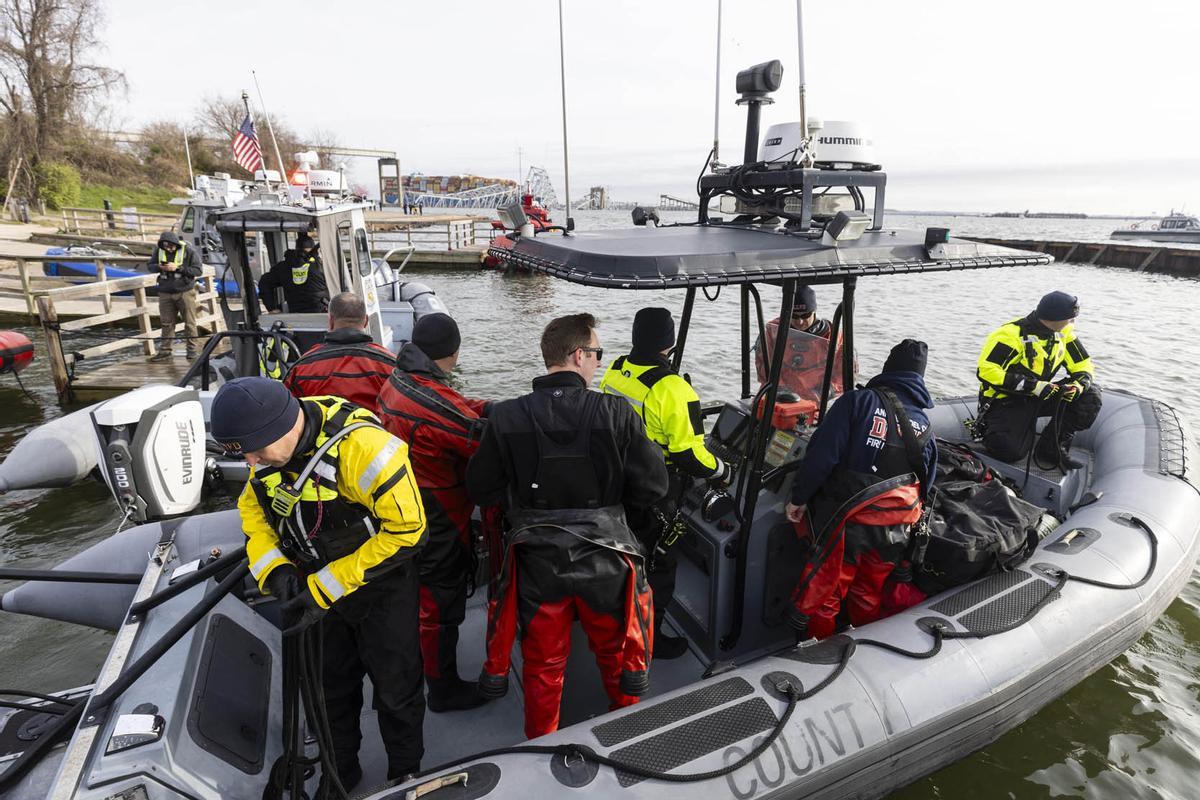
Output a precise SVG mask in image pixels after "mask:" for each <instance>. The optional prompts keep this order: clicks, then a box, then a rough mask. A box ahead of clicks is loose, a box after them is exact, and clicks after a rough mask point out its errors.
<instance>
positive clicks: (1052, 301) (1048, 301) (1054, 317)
mask: <svg viewBox="0 0 1200 800" xmlns="http://www.w3.org/2000/svg"><path fill="white" fill-rule="evenodd" d="M1034 313H1035V314H1036V315H1037V318H1038V319H1044V320H1046V321H1047V322H1062V321H1063V320H1065V319H1074V318H1075V317H1077V316H1079V298H1077V297H1075V295H1071V294H1067V293H1066V292H1051V293H1050V294H1048V295H1046V296H1045V297H1043V298H1042V299H1041V300H1040V301H1038V304H1037V311H1035V312H1034Z"/></svg>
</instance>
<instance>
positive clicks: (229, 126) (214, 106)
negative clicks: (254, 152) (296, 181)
mask: <svg viewBox="0 0 1200 800" xmlns="http://www.w3.org/2000/svg"><path fill="white" fill-rule="evenodd" d="M245 118H246V106H245V104H244V103H243V102H242V99H241V97H239V96H236V95H235V96H231V97H206V98H204V101H203V105H201V107H200V113H199V115H198V117H197V119H196V124H197V126H198V127H199V129H200V130H201V131H203V133H204V134H205V136H206V137H207V138H208V140H209V144H210V146H211V147H212V151H211V154H212V156H213V157H214V158H215V159H216V160H217V162H218V163H220V164H221V165H222V166H221V169H223V170H224V171H226V172H229V173H230V174H233V175H237V174H240V173H239V172H238V170H240V169H241V167H239V166H237V164H235V163H234V161H233V134H234V131H236V130H237V129H238V127H240V126H241V124H242V120H244V119H245ZM268 122H269V123H270V124H268ZM272 126H273V127H274V129H275V138H276V139H277V140H278V141H279V153H280V155H282V156H283V160H284V164H285V165H286V166H287V167H291V166H292V163H291V159H292V156H293V155H294V154H295V153H298V152H299V151H300V150H303V149H305V147H304V143H303V140H301V138H300V137H299V136H298V135H297V134H296V133H295V131H293V130H292V129H291V127H290V126H289V125H288V124H287V123H286V122H284V121H283V120H282V119H280V118H279V117H276V116H274V115H271V116H270V117H268V116H267V115H265V114H256V115H255V116H254V130H255V131H256V132H257V133H258V143H259V145H260V146H261V147H262V151H263V162H264V163H265V165H266V169H278V168H279V165H278V164H276V159H275V146H274V144H273V143H272V141H271V127H272Z"/></svg>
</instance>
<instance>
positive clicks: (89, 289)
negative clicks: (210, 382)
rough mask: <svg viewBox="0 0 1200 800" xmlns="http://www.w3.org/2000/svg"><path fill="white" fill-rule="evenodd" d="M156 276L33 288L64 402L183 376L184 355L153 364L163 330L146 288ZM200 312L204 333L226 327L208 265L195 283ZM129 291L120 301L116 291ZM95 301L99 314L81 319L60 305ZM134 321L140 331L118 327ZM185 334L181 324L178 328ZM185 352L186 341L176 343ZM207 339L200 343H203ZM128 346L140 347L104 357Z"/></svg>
mask: <svg viewBox="0 0 1200 800" xmlns="http://www.w3.org/2000/svg"><path fill="white" fill-rule="evenodd" d="M157 279H158V276H157V275H137V276H134V277H130V278H117V279H115V280H91V281H86V282H83V283H80V284H78V285H76V286H60V287H57V288H50V289H36V290H33V292H32V294H33V299H34V302H35V304H36V307H37V315H38V320H39V322H40V323H41V326H42V332H43V333H44V334H45V337H46V351H47V352H46V358H47V360H48V361H49V362H50V374H51V376H52V377H53V379H54V388H55V390H56V391H57V392H58V399H59V402H60V403H69V402H91V401H94V400H99V399H103V398H107V397H113V396H115V395H118V394H122V393H124V392H127V391H129V390H131V389H136V388H138V387H139V386H144V385H146V384H148V383H175V382H176V381H178V380H179V379H180V378H182V377H183V374H184V372H185V371H186V370H187V367H188V363H187V361H186V360H185V359H184V358H182V357H176V358H175V359H173V360H172V361H166V362H151V361H148V359H149V357H150V356H151V355H153V354H154V352H155V349H156V348H155V341H156V340H157V339H158V337H159V336H160V335H161V333H162V331H161V329H160V328H156V327H154V325H153V323H152V322H151V319H150V318H151V311H152V309H153V311H154V312H155V313H157V310H158V302H157V300H154V299H150V298H148V297H147V292H146V290H147V289H148V288H150V287H151V286H153V285H154V284H155V282H156V281H157ZM196 283H197V287H198V289H199V294H198V295H197V297H196V301H197V306H198V312H199V313H198V316H197V318H196V324H197V326H198V327H199V328H200V330H201V332H202V333H206V334H212V333H215V332H217V331H219V330H223V329H224V327H225V322H224V316H223V314H222V313H221V308H220V306H219V300H218V297H217V291H216V274H215V272H214V271H213V269H212V267H205V268H204V273H203V274H202V275H201V276H200V278H198V279H197V281H196ZM123 292H129V293H131V294H132V297H131V298H130V299H131V300H132V302H131V303H120V304H118V303H117V302H116V301H117V300H118V299H126V298H116V297H114V296H113V295H114V294H117V293H123ZM81 300H91V301H93V302H98V303H99V304H100V313H96V314H91V315H89V316H85V317H82V318H79V319H73V320H64V319H62V317H61V316H60V314H59V306H60V305H61V304H63V303H67V302H77V301H81ZM131 322H132V323H134V324H136V326H137V333H125V332H123V331H122V330H121V329H120V328H115V327H114V325H119V324H126V325H128V324H129V323H131ZM175 332H176V335H177V336H182V335H183V333H184V332H183V330H182V325H177V326H176V331H175ZM80 339H89V340H90V339H98V340H101V341H100V343H98V344H90V345H89V346H86V347H79V348H78V349H76V345H77V344H78V343H79V340H80ZM176 344H177V345H181V346H180V347H179V349H180V350H183V349H185V348H184V347H183V346H182V345H184V343H183V342H177V343H176ZM202 344H203V343H202V342H201V343H198V346H202ZM123 350H136V351H138V352H136V353H133V354H129V355H127V356H125V357H123V358H121V359H120V360H113V359H107V360H105V361H103V362H101V363H100V364H97V365H96V366H95V367H92V366H91V365H92V364H93V363H95V362H94V361H93V360H94V359H100V358H102V357H104V356H109V355H111V354H114V353H119V352H121V351H123Z"/></svg>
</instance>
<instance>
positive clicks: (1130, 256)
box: [963, 236, 1200, 278]
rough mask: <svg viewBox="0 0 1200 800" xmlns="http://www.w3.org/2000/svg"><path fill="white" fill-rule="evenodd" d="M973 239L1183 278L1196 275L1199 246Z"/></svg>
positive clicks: (1057, 258) (1064, 258)
mask: <svg viewBox="0 0 1200 800" xmlns="http://www.w3.org/2000/svg"><path fill="white" fill-rule="evenodd" d="M963 238H964V239H971V240H972V241H976V242H984V243H986V244H994V245H999V246H1001V247H1015V248H1017V249H1019V250H1036V251H1038V252H1040V253H1049V254H1050V255H1052V256H1054V260H1055V261H1062V262H1069V263H1072V264H1092V265H1095V266H1098V267H1121V268H1124V269H1132V270H1134V271H1136V272H1161V273H1165V274H1168V275H1178V276H1180V277H1185V278H1195V277H1198V276H1200V248H1195V249H1191V248H1186V247H1178V246H1172V245H1169V244H1130V243H1129V242H1127V241H1123V240H1122V241H1115V240H1114V241H1111V242H1069V241H1048V240H1041V239H996V238H991V237H982V236H964V237H963Z"/></svg>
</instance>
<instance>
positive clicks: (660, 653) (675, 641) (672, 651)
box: [654, 625, 688, 661]
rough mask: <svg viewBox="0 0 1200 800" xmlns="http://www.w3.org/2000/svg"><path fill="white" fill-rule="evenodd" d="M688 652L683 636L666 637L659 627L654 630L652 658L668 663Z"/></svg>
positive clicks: (686, 642)
mask: <svg viewBox="0 0 1200 800" xmlns="http://www.w3.org/2000/svg"><path fill="white" fill-rule="evenodd" d="M687 651H688V641H687V639H686V638H684V637H683V636H668V635H667V634H666V632H665V631H663V629H662V626H661V625H659V626H658V627H657V628H655V630H654V658H655V659H662V660H664V661H670V660H671V659H673V658H679V657H680V656H682V655H683V654H684V653H686V652H687Z"/></svg>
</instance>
